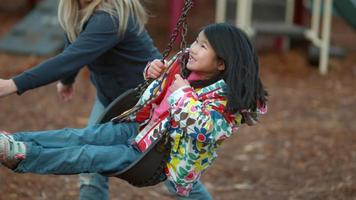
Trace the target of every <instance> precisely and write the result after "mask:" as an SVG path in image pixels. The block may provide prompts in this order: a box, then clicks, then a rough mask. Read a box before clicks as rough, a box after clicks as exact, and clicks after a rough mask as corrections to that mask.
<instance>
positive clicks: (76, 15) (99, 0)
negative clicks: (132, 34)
mask: <svg viewBox="0 0 356 200" xmlns="http://www.w3.org/2000/svg"><path fill="white" fill-rule="evenodd" d="M96 10H102V11H105V12H107V13H109V14H110V15H111V16H113V17H117V18H118V19H119V27H118V33H119V35H123V34H124V33H125V31H126V29H127V24H128V20H129V18H130V16H132V17H133V18H134V20H135V23H136V24H137V26H138V27H139V33H140V32H142V31H143V29H144V25H145V24H146V22H147V18H148V17H147V13H146V10H145V8H144V7H143V6H142V4H141V3H140V2H139V0H92V2H90V3H89V4H88V5H87V6H86V7H85V8H82V9H80V8H79V0H60V2H59V5H58V20H59V23H60V25H61V26H62V28H63V29H64V31H65V32H66V34H67V37H68V39H69V41H70V42H73V41H74V40H75V39H76V38H77V37H78V35H79V34H80V32H82V30H83V26H84V24H85V22H87V21H88V19H89V18H90V16H91V15H92V14H93V13H94V12H95V11H96Z"/></svg>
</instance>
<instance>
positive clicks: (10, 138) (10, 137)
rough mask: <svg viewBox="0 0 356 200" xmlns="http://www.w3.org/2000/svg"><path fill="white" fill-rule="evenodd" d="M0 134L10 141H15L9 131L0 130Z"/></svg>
mask: <svg viewBox="0 0 356 200" xmlns="http://www.w3.org/2000/svg"><path fill="white" fill-rule="evenodd" d="M0 134H1V135H3V136H5V137H7V138H8V139H9V140H11V141H15V139H14V138H13V137H12V135H11V133H9V132H7V131H2V130H0Z"/></svg>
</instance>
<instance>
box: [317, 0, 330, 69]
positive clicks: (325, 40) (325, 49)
mask: <svg viewBox="0 0 356 200" xmlns="http://www.w3.org/2000/svg"><path fill="white" fill-rule="evenodd" d="M332 3H333V1H332V0H325V1H324V13H323V29H322V33H321V45H320V52H321V54H320V58H319V62H320V63H319V71H320V73H321V74H323V75H324V74H326V73H327V72H328V60H329V48H330V31H331V16H332Z"/></svg>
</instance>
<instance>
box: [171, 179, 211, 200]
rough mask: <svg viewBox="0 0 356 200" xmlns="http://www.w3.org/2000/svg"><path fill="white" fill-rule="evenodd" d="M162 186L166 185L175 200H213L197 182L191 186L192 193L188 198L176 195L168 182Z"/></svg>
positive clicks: (200, 183)
mask: <svg viewBox="0 0 356 200" xmlns="http://www.w3.org/2000/svg"><path fill="white" fill-rule="evenodd" d="M164 184H165V185H166V187H167V189H168V191H169V192H170V193H171V194H172V195H174V196H175V198H176V199H177V200H213V197H212V196H211V195H210V193H209V192H208V191H207V190H206V188H205V187H204V185H203V183H202V182H201V181H198V182H196V183H195V184H194V185H193V188H192V191H191V192H190V194H189V196H188V197H182V196H178V195H176V194H175V189H174V186H173V184H172V183H170V182H169V181H165V182H164Z"/></svg>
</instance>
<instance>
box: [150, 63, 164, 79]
mask: <svg viewBox="0 0 356 200" xmlns="http://www.w3.org/2000/svg"><path fill="white" fill-rule="evenodd" d="M166 69H167V65H166V64H165V63H163V62H162V60H159V59H155V60H153V61H152V62H151V63H150V64H149V66H148V69H147V72H146V76H147V78H152V79H156V78H158V77H159V76H161V74H162V73H163V72H165V71H166Z"/></svg>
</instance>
